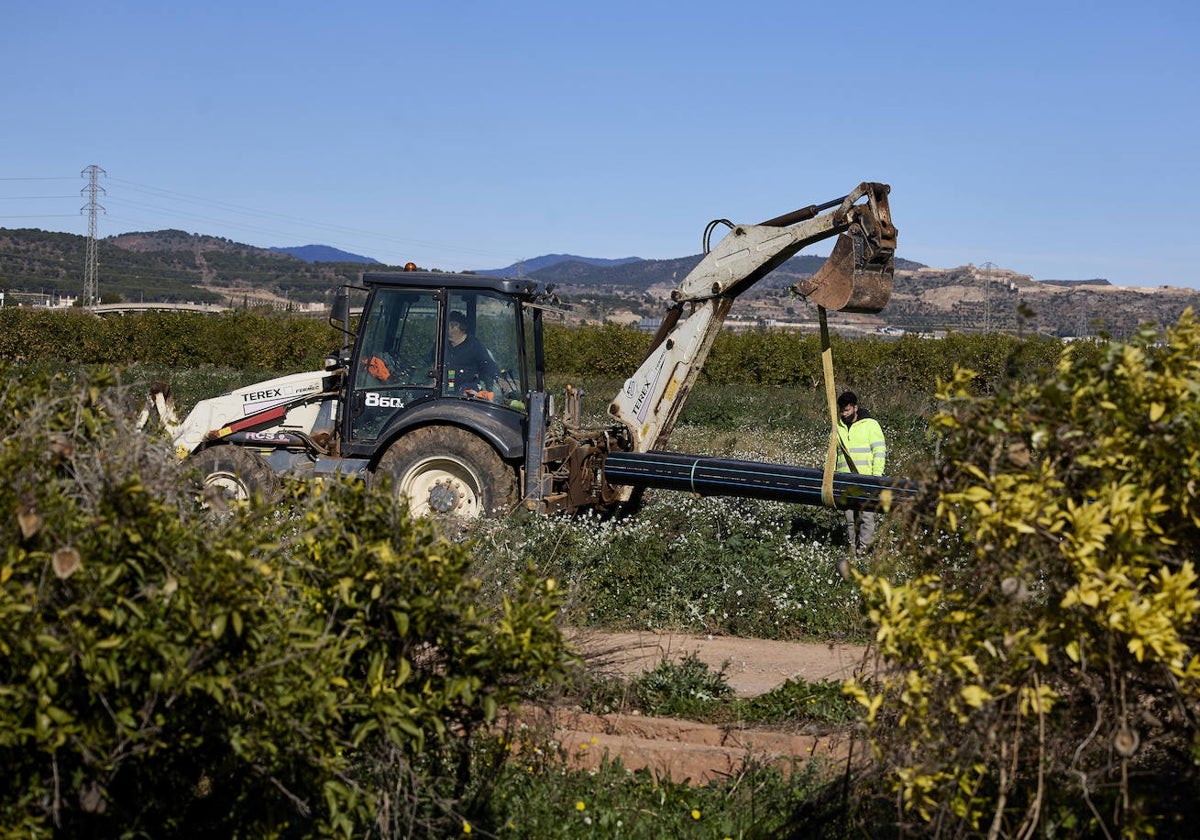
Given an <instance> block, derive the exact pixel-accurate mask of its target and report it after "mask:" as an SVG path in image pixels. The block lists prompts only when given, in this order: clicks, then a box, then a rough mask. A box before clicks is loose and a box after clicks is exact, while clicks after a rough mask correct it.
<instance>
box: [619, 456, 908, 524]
mask: <svg viewBox="0 0 1200 840" xmlns="http://www.w3.org/2000/svg"><path fill="white" fill-rule="evenodd" d="M604 477H605V479H606V480H607V481H608V482H609V483H611V484H616V485H629V486H632V487H656V488H659V489H663V490H682V491H685V492H689V493H698V494H699V495H701V496H740V497H744V498H751V499H770V500H773V501H777V502H790V503H792V504H797V505H824V504H825V502H824V500H823V498H822V495H821V482H822V479H823V478H824V472H823V471H822V470H816V469H810V468H808V467H791V466H788V465H786V464H763V463H758V462H756V461H736V460H733V459H730V458H703V457H698V456H695V455H680V454H678V453H675V452H610V453H608V456H607V457H606V458H605V461H604ZM885 490H890V491H891V493H892V501H893V503H895V502H899V501H903V500H904V499H909V498H912V497H913V496H915V495H916V493H917V491H918V490H919V485H918V484H917V482H915V481H912V480H910V479H905V478H893V477H891V476H886V475H883V476H875V475H860V474H858V473H835V474H834V477H833V500H834V505H835V506H836V507H838V508H840V509H842V510H879V509H880V507H882V495H883V492H884V491H885Z"/></svg>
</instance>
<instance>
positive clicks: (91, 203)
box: [79, 163, 108, 306]
mask: <svg viewBox="0 0 1200 840" xmlns="http://www.w3.org/2000/svg"><path fill="white" fill-rule="evenodd" d="M107 174H108V173H107V172H105V171H104V170H103V169H101V168H100V167H99V166H96V164H94V163H93V164H92V165H91V166H88V167H86V168H85V169H84V170H83V171H82V172H80V173H79V175H80V177H83V178H87V179H88V185H87V186H86V187H84V188H83V189H82V190H80V193H81V194H83V193H86V194H87V197H88V203H87V205H86V206H85V207H81V208H80V209H79V212H80V213H82V212H84V211H85V210H86V211H87V214H88V238H87V254H86V256H85V257H84V259H83V305H84V306H95V305H96V304H97V303H99V302H100V293H99V291H98V290H97V288H96V211H97V210H104V208H103V207H102V206H101V205H100V204H98V203H96V195H97V194H98V193H99V194H104V187H102V186H100V185H99V184H98V183H96V181H97V179H98V178H99V177H100V176H101V175H107ZM105 212H108V211H107V210H105Z"/></svg>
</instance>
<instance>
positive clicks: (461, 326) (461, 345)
mask: <svg viewBox="0 0 1200 840" xmlns="http://www.w3.org/2000/svg"><path fill="white" fill-rule="evenodd" d="M448 321H449V323H448V324H447V329H446V338H447V340H448V343H447V346H446V382H447V387H449V388H453V389H454V390H457V391H468V390H472V391H473V390H477V389H478V390H483V391H490V390H491V388H492V383H493V382H495V380H496V377H497V375H498V374H499V373H500V366H499V365H497V364H496V360H495V359H493V358H492V354H491V353H490V352H489V351H488V349H487V347H485V346H484V344H483V342H482V341H480V340H479V339H478V338H476V337H475V336H473V335H470V334H468V333H467V316H466V315H464V314H463V313H462V312H459V311H457V310H455V311H453V312H451V313H450V316H449V318H448ZM451 377H453V379H451Z"/></svg>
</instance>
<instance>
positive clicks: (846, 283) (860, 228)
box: [792, 185, 896, 315]
mask: <svg viewBox="0 0 1200 840" xmlns="http://www.w3.org/2000/svg"><path fill="white" fill-rule="evenodd" d="M870 186H872V187H877V189H876V190H873V191H872V192H871V193H869V195H870V198H871V201H870V203H868V204H861V205H857V206H854V207H852V208H850V211H849V213H848V216H849V218H850V221H851V224H850V228H849V230H848V231H847V232H845V233H841V234H839V235H838V238H837V242H836V243H835V244H834V246H833V252H832V253H831V254H830V255H829V259H827V260H826V261H825V264H824V265H822V266H821V267H820V268H819V269H818V270H817V273H816V274H814V275H813V276H812V277H811V278H809V279H808V280H802V281H800V282H799V283H796V284H794V285H793V286H792V291H794V292H796V294H798V295H801V296H802V297H805V298H807V299H808V300H810V301H812V302H813V303H815V304H817V305H818V306H823V307H825V308H826V309H829V310H833V311H835V312H857V313H861V314H864V315H873V314H875V313H876V312H879V311H881V310H882V309H883V308H884V307H885V306H887V304H888V301H889V300H890V299H891V297H892V274H893V271H894V270H895V259H894V256H895V253H896V228H895V227H893V226H892V221H891V217H890V214H889V211H888V205H887V193H886V191H885V190H886V189H887V188H886V187H883V186H882V185H870Z"/></svg>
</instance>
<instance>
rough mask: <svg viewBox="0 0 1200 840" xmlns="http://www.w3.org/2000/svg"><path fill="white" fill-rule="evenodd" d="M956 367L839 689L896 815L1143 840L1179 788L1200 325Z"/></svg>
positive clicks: (1199, 757) (1191, 600)
mask: <svg viewBox="0 0 1200 840" xmlns="http://www.w3.org/2000/svg"><path fill="white" fill-rule="evenodd" d="M973 377H974V373H973V372H972V371H969V370H960V371H959V372H958V373H957V375H956V376H955V377H954V378H953V380H952V381H951V382H949V383H948V384H946V385H945V386H944V388H943V391H942V393H941V394H940V395H939V396H940V399H941V400H942V406H943V407H942V410H941V411H940V412H939V413H938V414H937V415H936V417H934V419H933V428H934V430H935V431H936V433H937V445H938V448H939V457H938V458H936V459H934V460H935V461H936V464H935V465H934V467H933V468H932V470H931V472H930V473H929V474H928V475H926V476H925V477H924V479H925V482H924V485H923V493H922V495H921V497H920V498H919V499H918V500H917V502H916V504H915V505H914V507H913V508H912V510H911V511H909V515H908V517H907V519H906V520H905V523H906V531H905V533H904V536H903V547H902V553H903V554H905V555H906V556H907V557H908V558H909V559H910V560H911V562H912V563H915V568H914V569H911V570H910V575H909V576H908V577H907V578H906V579H903V580H901V579H890V578H889V576H888V575H887V574H885V573H884V572H883V570H882V569H880V570H879V571H878V573H876V574H869V575H866V576H864V577H862V578H861V579H860V583H861V585H862V590H863V595H864V598H865V600H866V602H867V604H868V607H869V614H870V618H871V620H872V621H873V622H874V624H875V625H876V628H877V647H878V653H879V656H880V658H881V660H882V662H883V663H884V665H883V670H882V671H881V674H882V676H880V677H878V678H877V679H861V680H855V681H851V682H850V683H848V685H847V690H848V691H850V692H851V693H852V694H854V695H855V696H857V697H858V699H859V700H860V702H861V703H862V704H863V706H864V707H865V708H866V710H867V723H868V727H869V733H870V739H871V742H872V744H873V747H874V749H875V755H876V757H877V759H878V764H877V766H878V767H879V768H881V772H882V773H883V776H884V779H885V780H886V790H888V791H890V793H891V795H892V796H893V797H894V803H895V805H896V810H897V813H898V814H900V824H901V825H902V826H908V827H910V828H911V830H912V831H913V832H914V833H918V834H921V835H930V834H933V835H936V836H989V837H1033V836H1054V837H1063V836H1086V837H1115V836H1118V834H1119V835H1121V836H1147V835H1150V834H1153V833H1154V832H1155V831H1159V832H1162V831H1164V830H1166V829H1168V828H1170V827H1171V826H1172V822H1171V821H1172V820H1173V819H1178V818H1179V815H1180V814H1181V812H1182V810H1183V809H1186V808H1189V807H1191V803H1194V802H1195V801H1196V796H1195V794H1196V778H1195V775H1194V773H1193V772H1192V770H1193V768H1194V765H1195V763H1196V762H1197V761H1200V744H1198V742H1197V729H1196V714H1197V712H1198V711H1200V703H1198V701H1200V695H1198V689H1200V657H1198V653H1200V646H1198V643H1200V635H1198V633H1197V629H1198V628H1197V613H1198V611H1200V582H1198V579H1197V569H1196V565H1197V554H1198V553H1200V325H1198V324H1197V321H1196V319H1195V317H1194V316H1193V314H1192V313H1191V312H1188V313H1186V314H1185V315H1184V316H1183V317H1182V318H1181V320H1180V321H1179V323H1178V324H1177V325H1176V326H1175V327H1174V328H1172V329H1169V330H1167V331H1166V333H1165V335H1160V334H1157V333H1155V332H1153V331H1149V330H1148V331H1144V332H1142V333H1141V334H1139V335H1138V336H1136V337H1135V338H1134V339H1132V340H1131V341H1129V342H1127V343H1111V344H1108V345H1107V346H1104V347H1102V348H1101V349H1100V352H1098V353H1097V352H1094V348H1093V349H1090V350H1089V351H1088V352H1087V354H1086V355H1081V354H1079V353H1078V352H1076V351H1075V350H1074V349H1073V348H1071V347H1067V348H1066V349H1065V350H1064V351H1063V352H1062V355H1061V358H1060V359H1059V362H1058V365H1057V368H1056V370H1055V371H1054V373H1053V375H1051V376H1048V377H1045V378H1043V379H1042V380H1041V381H1038V382H1034V383H1031V384H1026V385H1020V384H1010V385H1009V386H1008V387H1005V388H1000V389H998V390H997V391H996V392H995V393H993V394H992V395H990V396H980V395H978V391H977V389H974V388H971V387H968V386H969V383H970V382H971V380H972V379H973Z"/></svg>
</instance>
